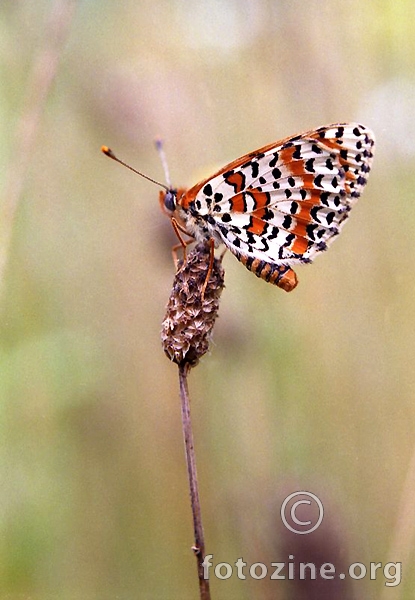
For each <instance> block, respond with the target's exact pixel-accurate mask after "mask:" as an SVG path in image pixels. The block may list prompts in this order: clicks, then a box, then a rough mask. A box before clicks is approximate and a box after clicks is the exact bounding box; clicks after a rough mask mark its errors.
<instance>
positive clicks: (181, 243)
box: [171, 217, 194, 267]
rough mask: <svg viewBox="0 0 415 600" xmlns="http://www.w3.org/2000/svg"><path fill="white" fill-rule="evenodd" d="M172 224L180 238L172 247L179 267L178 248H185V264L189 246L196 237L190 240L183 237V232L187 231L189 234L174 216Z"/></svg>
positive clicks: (175, 262)
mask: <svg viewBox="0 0 415 600" xmlns="http://www.w3.org/2000/svg"><path fill="white" fill-rule="evenodd" d="M171 224H172V227H173V229H174V233H175V234H176V235H177V237H178V239H179V243H178V244H176V245H174V246H173V248H172V249H171V253H172V256H173V261H174V264H175V265H176V267H177V263H178V258H177V250H179V248H183V264H185V263H186V258H187V255H186V249H187V246H188V245H189V244H191V243H192V242H194V239H193V238H191V239H190V240H185V239H183V236H182V235H181V233H186V235H189V234H188V233H187V232H186V230H185V229H183V227H181V226H180V225H179V223H178V222H177V221H176V219H175V218H174V217H171Z"/></svg>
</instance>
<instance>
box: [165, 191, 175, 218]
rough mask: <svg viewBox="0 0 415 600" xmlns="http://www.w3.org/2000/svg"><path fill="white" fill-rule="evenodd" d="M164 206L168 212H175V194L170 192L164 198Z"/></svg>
mask: <svg viewBox="0 0 415 600" xmlns="http://www.w3.org/2000/svg"><path fill="white" fill-rule="evenodd" d="M164 206H165V207H166V209H167V210H168V211H169V212H172V213H173V212H174V211H175V210H176V194H175V193H174V192H172V191H171V190H169V191H168V192H166V195H165V196H164Z"/></svg>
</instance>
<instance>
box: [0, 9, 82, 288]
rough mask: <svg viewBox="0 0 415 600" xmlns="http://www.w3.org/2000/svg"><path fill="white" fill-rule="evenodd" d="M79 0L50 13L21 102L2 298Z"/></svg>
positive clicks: (5, 206)
mask: <svg viewBox="0 0 415 600" xmlns="http://www.w3.org/2000/svg"><path fill="white" fill-rule="evenodd" d="M75 6H76V0H55V2H54V3H53V4H52V8H51V11H50V13H49V16H48V19H47V22H46V25H45V31H44V33H43V36H42V39H43V40H44V41H43V46H42V48H40V50H39V51H38V53H37V55H36V56H35V58H34V59H33V63H32V68H31V71H30V74H29V77H28V82H27V88H26V91H25V94H24V98H23V102H22V111H21V115H20V119H19V121H18V124H17V127H16V131H15V136H14V137H15V139H14V144H13V150H12V154H11V158H10V161H9V165H8V166H7V169H6V173H7V175H6V181H5V185H4V189H3V199H2V203H1V214H0V224H1V227H2V231H1V246H0V297H1V294H2V292H3V285H4V283H3V280H4V271H5V267H6V264H7V260H8V255H9V248H10V241H11V237H12V231H13V225H14V216H15V214H16V211H17V207H18V204H19V199H20V197H21V194H22V191H23V188H24V182H25V178H26V173H27V170H28V167H29V164H30V160H31V158H32V155H33V152H34V148H35V142H36V134H37V131H38V128H39V123H40V120H41V116H42V114H43V111H44V108H45V105H46V101H47V98H48V95H49V93H50V90H51V86H52V83H53V80H54V78H55V75H56V73H57V70H58V65H59V59H60V57H61V54H62V48H63V46H64V44H65V41H66V39H67V37H68V33H69V30H70V24H71V22H72V16H73V13H74V9H75Z"/></svg>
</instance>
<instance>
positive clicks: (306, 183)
mask: <svg viewBox="0 0 415 600" xmlns="http://www.w3.org/2000/svg"><path fill="white" fill-rule="evenodd" d="M373 145H374V136H373V133H372V132H371V131H370V130H369V129H367V128H366V127H364V126H363V125H359V124H356V123H349V124H347V123H340V124H334V125H329V126H326V127H321V128H319V129H317V130H313V131H309V132H306V133H303V134H300V135H297V136H294V137H291V138H287V139H285V140H283V141H281V142H277V143H276V144H271V145H269V146H265V147H264V148H261V149H260V150H258V151H256V152H252V153H250V154H247V155H245V156H243V157H241V158H240V159H238V160H236V161H234V162H233V163H230V164H229V165H227V166H226V167H224V169H221V171H219V172H218V173H216V174H215V175H214V176H213V177H211V178H209V179H207V180H205V181H203V182H201V183H200V184H198V185H197V186H195V187H194V188H191V189H190V190H189V191H188V192H187V193H186V195H185V196H184V197H183V199H182V205H183V206H184V207H192V208H193V210H194V211H196V213H197V214H198V216H200V217H201V218H202V219H203V220H204V221H205V222H206V225H207V227H208V228H209V230H211V232H212V234H215V236H216V237H218V236H220V238H221V241H223V242H224V243H225V245H226V246H227V247H228V248H229V250H230V251H231V252H232V253H233V254H235V256H236V257H237V258H238V259H239V260H241V262H243V263H244V264H245V266H247V268H249V269H250V270H253V271H254V272H255V273H256V274H257V275H258V276H260V277H263V278H264V279H267V280H271V281H272V282H273V283H277V285H279V283H278V281H279V275H280V274H281V272H282V274H284V273H289V269H288V267H289V265H293V264H297V263H301V262H311V261H312V260H313V258H314V257H315V256H316V254H318V253H319V252H322V251H323V250H325V249H326V248H327V247H328V246H329V245H330V243H331V242H332V241H333V240H334V238H335V237H336V236H337V235H338V233H339V232H340V230H341V228H342V226H343V224H344V222H345V220H346V219H347V217H348V214H349V212H350V209H351V208H352V206H353V204H354V203H355V202H356V200H357V198H358V197H359V196H360V194H361V191H362V189H363V187H364V186H365V184H366V181H367V176H368V173H369V171H370V167H371V162H372V158H373ZM281 267H284V268H283V269H281ZM264 269H265V271H264ZM274 275H275V277H274ZM273 279H275V281H274V280H273Z"/></svg>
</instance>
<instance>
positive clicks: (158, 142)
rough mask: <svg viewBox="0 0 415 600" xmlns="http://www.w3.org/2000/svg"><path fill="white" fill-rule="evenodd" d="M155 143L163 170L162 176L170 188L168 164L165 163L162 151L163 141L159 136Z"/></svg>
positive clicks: (164, 155)
mask: <svg viewBox="0 0 415 600" xmlns="http://www.w3.org/2000/svg"><path fill="white" fill-rule="evenodd" d="M155 144H156V148H157V152H158V153H159V156H160V160H161V164H162V165H163V171H164V177H165V179H166V183H167V185H168V186H169V189H170V190H171V189H172V185H171V181H170V173H169V166H168V164H167V159H166V153H165V152H164V148H163V141H162V140H161V139H160V138H158V139H157V140H156V141H155Z"/></svg>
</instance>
